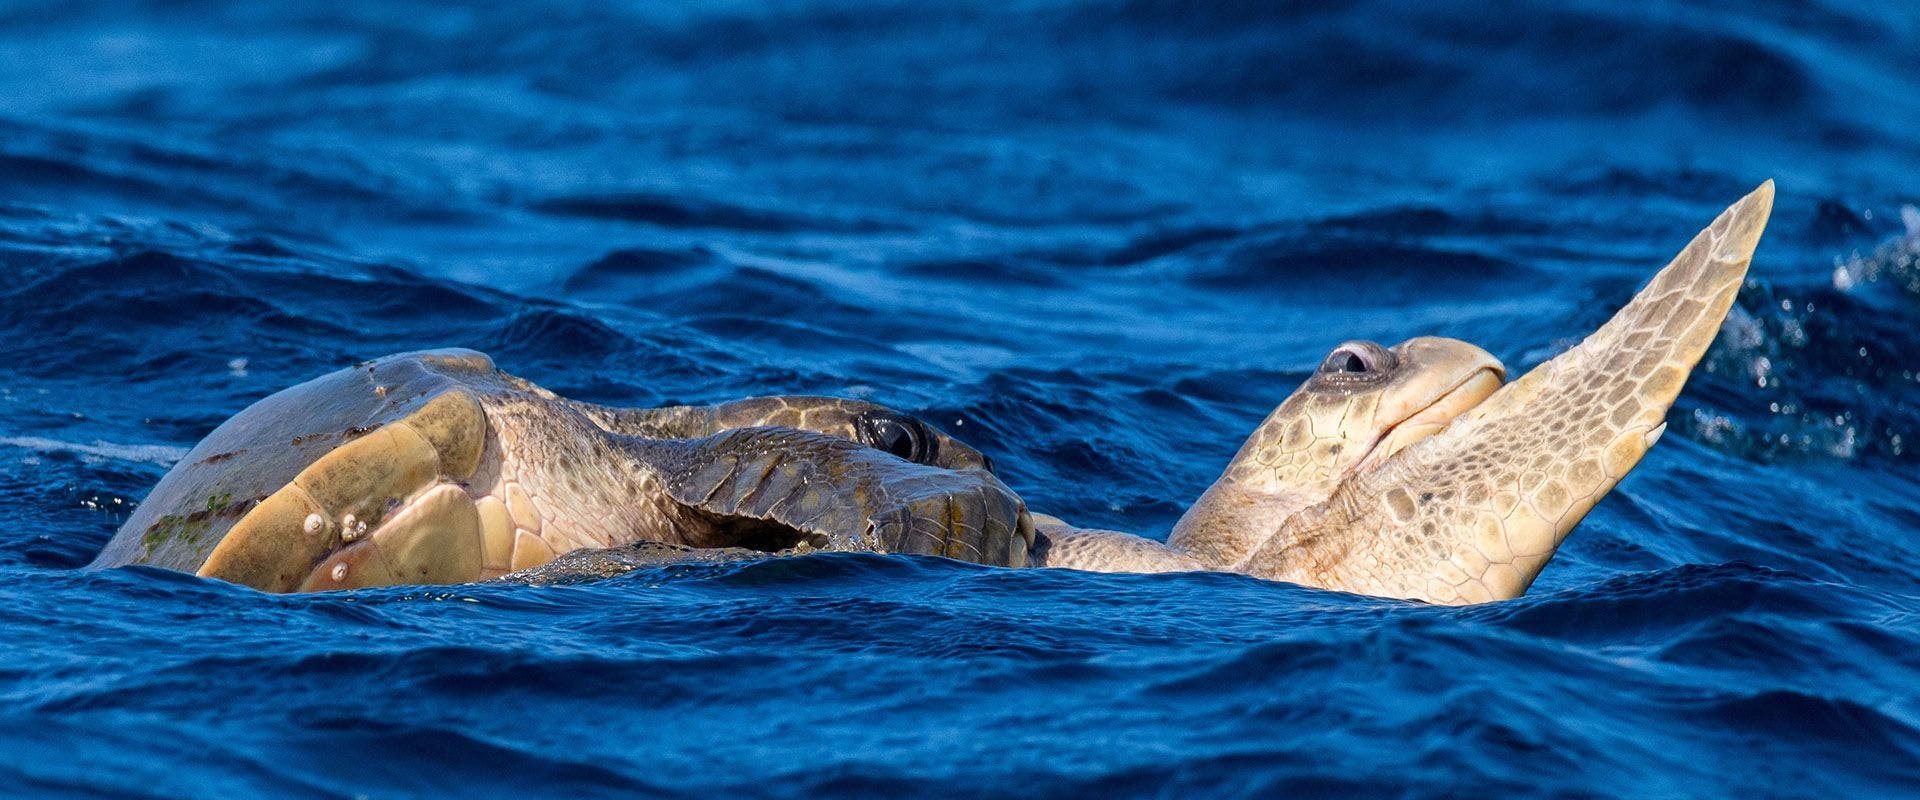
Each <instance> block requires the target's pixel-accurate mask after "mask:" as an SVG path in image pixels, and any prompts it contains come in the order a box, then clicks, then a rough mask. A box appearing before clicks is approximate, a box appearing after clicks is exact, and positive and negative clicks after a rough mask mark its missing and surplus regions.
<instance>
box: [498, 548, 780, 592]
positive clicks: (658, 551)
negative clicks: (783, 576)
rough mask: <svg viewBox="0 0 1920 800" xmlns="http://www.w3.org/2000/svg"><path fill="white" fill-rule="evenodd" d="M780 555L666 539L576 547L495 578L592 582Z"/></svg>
mask: <svg viewBox="0 0 1920 800" xmlns="http://www.w3.org/2000/svg"><path fill="white" fill-rule="evenodd" d="M776 555H778V554H776V553H765V552H761V551H759V550H748V549H746V548H743V547H687V546H685V545H677V544H666V543H664V542H634V543H632V544H626V545H621V546H619V547H595V548H589V549H585V550H575V551H573V552H570V553H566V554H564V555H561V556H560V557H558V558H555V559H554V560H552V561H549V562H547V563H545V564H541V565H540V566H537V567H529V568H527V569H523V570H518V571H515V572H509V573H507V574H505V575H502V576H500V577H498V578H495V579H494V580H496V581H499V582H501V583H524V584H528V585H532V586H553V585H564V584H574V583H588V582H591V581H599V580H606V579H608V578H613V577H618V576H620V575H625V574H627V573H629V572H632V571H634V570H637V569H648V568H652V567H666V566H674V565H681V564H729V563H733V562H737V561H755V560H758V559H763V558H770V557H773V556H776Z"/></svg>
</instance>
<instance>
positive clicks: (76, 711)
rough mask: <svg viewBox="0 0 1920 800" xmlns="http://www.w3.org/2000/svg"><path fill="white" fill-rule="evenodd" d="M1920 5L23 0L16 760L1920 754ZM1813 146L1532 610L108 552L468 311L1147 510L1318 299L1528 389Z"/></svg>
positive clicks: (1326, 780)
mask: <svg viewBox="0 0 1920 800" xmlns="http://www.w3.org/2000/svg"><path fill="white" fill-rule="evenodd" d="M1916 52H1920V12H1917V11H1916V10H1915V9H1914V7H1911V6H1908V5H1904V4H1845V3H1837V2H1820V3H1802V2H1784V1H1775V0H1758V1H1757V2H1741V3H1734V2H1724V1H1722V0H1702V1H1701V2H1687V3H1670V2H1666V3H1650V4H1631V6H1629V5H1617V4H1611V3H1544V2H1522V3H1518V4H1513V5H1508V6H1503V7H1501V8H1500V9H1497V10H1495V9H1485V10H1480V9H1469V8H1458V9H1449V8H1445V7H1442V6H1434V5H1431V4H1426V3H1417V2H1413V1H1412V0H1381V1H1379V2H1343V3H1333V4H1321V3H1268V2H1252V1H1251V0H1246V1H1239V0H1230V1H1229V2H1220V3H1204V4H1191V5H1190V4H1185V3H1172V2H1156V1H1155V0H1136V1H1135V2H1126V3H1100V2H1071V1H1070V0H1051V1H1047V2H1019V3H1006V2H978V3H966V2H955V3H905V2H892V3H888V2H880V3H820V4H813V3H786V2H783V3H776V4H759V3H742V2H725V1H724V0H716V1H714V2H698V3H631V4H628V5H625V6H616V5H614V4H598V5H595V6H594V7H593V9H592V10H582V9H580V8H577V7H576V6H575V4H570V3H555V4H550V5H549V4H544V3H517V4H513V5H511V6H507V5H505V4H498V5H494V6H477V7H456V6H441V5H432V4H421V3H414V2H396V1H394V0H383V1H382V2H336V3H327V4H307V3H295V2H288V1H287V0H267V1H266V2H257V3H211V2H175V3H88V4H48V3H12V2H7V3H0V509H5V511H6V524H5V525H4V526H3V527H0V641H4V644H0V792H4V793H8V794H17V795H24V796H63V795H67V796H96V795H100V794H113V795H127V796H154V797H178V796H197V797H198V796H205V797H216V796H226V797H254V796H287V797H300V796H313V797H352V796H370V797H404V796H504V795H510V794H551V795H566V796H630V795H659V796H682V795H686V796H701V797H712V796H766V797H793V796H820V795H834V796H839V795H848V796H930V795H931V796H949V795H950V796H1004V795H1020V796H1070V795H1083V796H1107V795H1117V794H1126V795H1132V794H1141V795H1161V796H1181V797H1185V796H1210V795H1217V794H1226V795H1256V796H1276V795H1305V796H1338V797H1374V796H1384V797H1398V796H1407V797H1424V796H1435V797H1439V796H1460V795H1470V794H1483V795H1484V794H1494V793H1498V794H1501V795H1507V796H1567V797H1587V796H1622V797H1700V796H1716V795H1739V796H1744V797H1770V796H1813V795H1823V796H1824V795H1839V796H1857V797H1868V796H1872V797H1892V796H1901V795H1908V796H1911V795H1915V794H1920V480H1916V475H1920V472H1917V471H1916V470H1917V468H1920V211H1916V210H1914V206H1916V205H1920V69H1916V68H1915V66H1916V62H1915V60H1914V56H1913V54H1914V53H1916ZM1767 178H1774V179H1776V180H1778V182H1779V192H1780V199H1779V201H1778V204H1777V206H1776V211H1775V215H1774V219H1773V223H1772V225H1771V227H1770V230H1769V232H1768V234H1767V237H1766V239H1765V240H1764V241H1763V242H1762V244H1761V246H1760V250H1759V253H1758V255H1757V257H1756V259H1755V263H1754V267H1753V270H1752V278H1751V281H1750V283H1749V284H1748V286H1747V287H1746V288H1745V290H1744V291H1743V292H1742V294H1741V297H1740V300H1739V303H1738V305H1737V307H1736V309H1735V311H1734V312H1733V313H1732V315H1731V316H1730V319H1729V322H1728V323H1727V325H1726V327H1725V329H1724V330H1723V332H1722V335H1721V337H1720V340H1719V342H1718V343H1717V344H1716V345H1715V347H1714V350H1713V351H1712V352H1711V353H1710V354H1709V356H1708V358H1707V360H1706V361H1705V362H1704V364H1703V366H1702V368H1701V369H1700V370H1698V371H1697V372H1696V373H1695V375H1694V376H1693V380H1692V382H1691V383H1690V384H1689V386H1688V388H1687V391H1686V393H1685V394H1684V395H1683V396H1682V397H1681V399H1680V401H1679V404H1678V405H1677V406H1676V407H1675V409H1674V412H1673V416H1672V421H1673V426H1672V429H1671V431H1670V432H1669V433H1668V434H1667V436H1666V438H1665V439H1664V440H1663V441H1662V442H1661V444H1660V446H1659V447H1657V448H1655V449H1654V450H1653V452H1652V453H1651V454H1650V455H1649V456H1648V457H1647V459H1646V460H1645V462H1643V464H1642V465H1641V466H1640V468H1639V469H1638V470H1637V471H1635V472H1634V473H1633V474H1632V475H1631V476H1630V477H1629V478H1628V479H1627V480H1626V481H1625V482H1624V483H1623V484H1621V486H1620V488H1619V489H1618V490H1617V491H1616V492H1614V493H1613V494H1612V495H1610V496H1609V497H1608V498H1607V499H1606V500H1605V501H1603V502H1602V503H1601V504H1600V505H1599V507H1598V508H1597V509H1596V510H1595V511H1594V513H1593V514H1592V516H1591V517H1589V519H1588V521H1587V522H1586V523H1585V524H1584V525H1582V526H1581V527H1580V528H1579V529H1578V530H1577V531H1576V532H1575V534H1574V535H1573V536H1572V537H1571V538H1570V539H1569V540H1568V542H1567V543H1566V545H1565V546H1564V547H1563V548H1562V549H1561V550H1560V552H1559V555H1558V556H1557V557H1556V558H1555V559H1554V560H1553V562H1552V563H1551V564H1550V565H1549V566H1548V567H1547V569H1546V572H1545V573H1544V574H1543V575H1542V577H1541V579H1540V581H1539V582H1538V583H1537V584H1536V585H1535V587H1534V589H1533V591H1532V592H1531V593H1530V594H1529V595H1528V596H1527V597H1525V598H1523V599H1520V600H1516V601H1512V602H1504V603H1496V604H1489V605H1483V606H1477V607H1468V608H1436V607H1427V606H1422V605H1419V604H1414V603H1406V602H1398V601H1388V600H1380V599H1373V598H1364V597H1354V596H1349V595H1342V594H1336V593H1329V592H1323V591H1317V590H1311V589H1304V588H1300V587H1295V586H1289V585H1285V584H1279V583H1269V582H1263V581H1259V580H1254V579H1250V578H1245V577H1242V576H1235V575H1216V574H1191V575H1157V576H1130V575H1089V574H1080V573H1073V572H1066V571H1052V570H1009V569H996V568H987V567H980V566H975V565H969V564H961V563H955V562H949V561H944V560H938V559H931V558H910V557H893V556H872V555H833V556H818V557H807V558H796V559H785V560H772V561H765V562H759V563H748V564H730V565H709V566H687V567H676V568H663V569H655V570H647V571H642V572H639V573H635V574H633V575H629V576H627V577H624V578H620V579H616V580H610V581H606V582H603V583H597V584H588V585H579V586H564V587H545V588H536V587H524V586H455V587H435V588H419V587H414V588H395V589H388V590H379V591H362V592H353V593H343V594H333V595H324V596H292V597H277V596H267V595H262V594H259V593H256V592H252V591H249V590H243V589H239V588H236V587H233V586H230V585H225V584H220V583H215V582H209V581H203V580H199V579H195V578H191V577H187V576H182V575H178V574H172V573H166V572H161V571H156V570H148V569H125V570H110V571H102V572H87V571H80V570H78V569H77V568H78V567H80V566H81V565H84V564H85V563H86V562H87V561H89V560H90V559H91V557H92V556H93V554H94V553H95V552H97V551H98V550H99V548H100V547H101V545H103V544H104V543H105V542H106V540H107V539H108V537H109V536H110V535H111V534H112V532H113V531H114V529H115V528H116V527H117V525H118V524H119V523H120V522H121V521H122V520H123V519H125V517H126V515H127V510H128V509H129V508H131V507H132V506H133V505H134V504H136V503H138V502H139V501H140V499H141V497H142V496H143V495H144V493H145V492H146V491H147V489H148V488H149V487H151V486H152V485H153V483H154V482H155V481H156V480H158V479H159V477H160V476H161V475H162V474H163V473H164V472H165V471H166V469H167V468H168V466H169V464H170V463H171V462H172V461H173V460H174V459H176V458H178V457H179V456H180V455H181V454H183V453H184V452H185V450H186V448H188V447H190V446H191V445H192V444H193V443H194V442H195V441H197V440H198V439H199V437H201V436H202V435H204V434H205V433H206V432H207V431H209V430H210V429H211V428H212V427H213V426H214V425H216V424H218V423H219V422H220V421H221V420H223V419H224V418H226V417H227V416H228V415H230V414H232V413H234V412H235V411H238V410H239V409H240V408H242V407H244V406H245V405H246V404H247V403H249V402H251V401H253V400H254V399H257V398H259V397H261V396H264V395H266V394H268V393H270V392H273V391H275V390H277V389H279V388H282V387H285V386H288V385H291V384H293V383H296V382H299V381H302V380H305V379H307V378H309V377H313V376H315V375H318V374H320V373H323V372H326V371H329V370H332V369H335V368H338V367H340V366H342V365H345V364H349V363H352V362H354V361H357V360H360V359H364V358H368V357H372V356H377V355H381V354H385V353H389V352H395V351H400V350H407V349H416V348H424V347H438V346H464V347H473V348H478V349H481V350H485V351H487V352H489V353H491V354H492V355H493V356H494V357H495V359H496V360H497V361H498V362H499V364H500V365H501V366H502V367H504V368H506V369H508V370H509V371H512V372H515V373H517V374H520V375H523V376H526V377H529V378H531V379H533V380H535V381H538V382H540V383H542V384H544V385H546V386H548V387H550V388H552V389H554V390H556V391H559V392H561V393H563V394H566V395H569V396H573V397H578V398H582V399H587V400H593V401H598V402H603V403H624V404H632V405H655V404H661V403H666V402H703V401H716V400H722V399H727V398H733V397H739V396H744V395H750V394H765V393H790V392H807V393H829V394H841V395H849V396H855V397H862V398H867V399H872V400H876V401H879V402H883V403H887V404H890V405H893V406H895V407H898V408H902V409H905V410H908V411H911V412H914V413H917V414H920V415H922V416H924V417H926V418H927V419H929V420H931V421H933V422H934V423H935V424H937V425H940V426H941V427H943V428H944V429H946V430H947V431H949V432H951V433H953V434H955V435H957V436H959V437H960V438H962V439H964V440H966V441H968V442H970V443H972V444H974V445H976V446H978V447H979V448H980V449H982V450H984V451H986V452H987V453H989V454H990V455H991V456H992V458H993V459H994V460H995V462H997V464H998V465H999V470H1000V472H1001V475H1002V476H1003V478H1004V479H1005V480H1006V481H1007V482H1008V484H1009V485H1011V486H1012V487H1013V488H1014V489H1015V490H1016V491H1018V492H1020V493H1021V495H1022V496H1023V497H1025V498H1026V499H1027V501H1028V502H1029V504H1030V505H1031V506H1032V507H1033V508H1035V509H1037V510H1041V511H1046V512H1049V513H1053V514H1057V515H1060V516H1063V517H1065V518H1067V519H1069V520H1072V521H1074V522H1076V523H1079V524H1083V525H1097V526H1106V527H1116V528H1121V529H1125V530H1134V531H1139V532H1143V533H1148V534H1152V535H1155V536H1164V534H1165V531H1166V530H1167V529H1168V527H1169V526H1170V525H1171V524H1172V522H1173V521H1174V520H1175V519H1176V518H1177V517H1178V516H1179V514H1180V512H1181V510H1182V509H1183V508H1184V507H1185V505H1186V503H1187V502H1188V501H1190V500H1191V499H1193V498H1195V497H1197V496H1198V494H1199V493H1200V491H1201V490H1202V489H1203V488H1204V487H1205V486H1206V485H1207V484H1208V483H1209V482H1211V481H1212V479H1213V478H1214V477H1215V475H1216V474H1217V473H1218V471H1219V469H1220V468H1221V467H1222V466H1223V465H1224V464H1225V462H1226V460H1227V458H1228V457H1229V456H1230V455H1231V454H1232V453H1233V452H1234V450H1235V449H1236V448H1237V446H1238V444H1239V442H1240V441H1241V440H1242V439H1243V438H1244V437H1245V436H1246V435H1247V433H1248V432H1249V431H1251V430H1252V428H1253V426H1254V424H1255V423H1256V422H1257V421H1258V420H1259V419H1260V418H1261V417H1263V416H1264V415H1265V414H1266V413H1267V411H1268V410H1270V409H1271V407H1272V406H1273V405H1275V404H1277V403H1278V402H1279V401H1280V400H1281V399H1282V398H1284V397H1285V396H1286V395H1287V394H1289V393H1290V392H1291V391H1293V389H1294V387H1295V386H1296V385H1297V384H1298V383H1299V382H1300V381H1301V380H1302V379H1303V378H1304V377H1305V376H1306V374H1307V373H1308V371H1309V370H1310V369H1311V368H1312V367H1313V365H1315V364H1316V363H1317V361H1318V360H1319V358H1320V357H1321V356H1322V355H1323V354H1324V353H1325V352H1326V351H1327V350H1328V349H1330V348H1331V347H1332V346H1334V345H1335V344H1337V343H1338V342H1340V341H1342V340H1346V339H1353V338H1368V339H1375V340H1379V341H1384V342H1394V341H1398V340H1400V339H1403V338H1406V337H1409V336H1414V335H1419V334H1440V335H1446V336H1454V337H1459V338H1464V339H1467V340H1470V341H1473V342H1476V343H1479V344H1481V345H1482V346H1485V347H1486V348H1488V349H1489V350H1491V351H1492V352H1493V353H1494V354H1495V355H1498V356H1500V357H1501V358H1502V359H1504V360H1506V361H1507V363H1508V364H1509V365H1510V366H1512V367H1515V368H1524V367H1529V366H1531V365H1533V364H1535V363H1538V362H1539V361H1542V360H1544V359H1545V358H1547V357H1550V356H1551V355H1552V354H1553V353H1555V352H1557V351H1558V350H1559V349H1561V348H1564V347H1565V346H1567V345H1568V344H1570V343H1571V342H1573V341H1576V340H1577V339H1578V338H1579V337H1580V336H1582V335H1584V334H1585V333H1586V332H1587V331H1589V330H1591V329H1592V328H1594V327H1595V326H1597V325H1598V324H1599V323H1600V322H1601V321H1603V320H1604V319H1605V318H1606V317H1607V315H1608V314H1609V313H1610V312H1611V310H1612V309H1613V308H1615V307H1617V306H1618V305H1619V304H1620V303H1622V302H1624V301H1625V299H1626V298H1627V297H1628V296H1629V295H1630V294H1631V293H1632V291H1633V290H1634V289H1635V288H1637V287H1638V285H1639V284H1640V282H1641V281H1643V280H1645V279H1646V278H1647V277H1648V276H1650V275H1651V274H1652V272H1653V270H1654V269H1656V268H1657V267H1659V266H1660V265H1661V264H1664V263H1665V261H1666V260H1667V258H1669V257H1670V256H1671V255H1672V254H1673V253H1674V252H1676V251H1677V250H1678V249H1679V247H1680V246H1681V245H1682V244H1684V243H1685V242H1686V240H1687V239H1688V238H1689V237H1690V236H1691V235H1692V234H1693V233H1694V232H1695V231H1696V230H1698V229H1699V228H1700V227H1702V226H1703V225H1705V224H1706V223H1707V222H1708V221H1709V220H1711V219H1712V217H1713V215H1714V214H1715V213H1717V212H1718V211H1719V210H1720V209H1721V208H1722V207H1724V206H1725V205H1726V204H1728V203H1731V202H1732V201H1733V200H1735V199H1737V198H1738V197H1739V196H1740V195H1742V194H1743V193H1745V192H1746V191H1747V190H1749V189H1751V188H1752V187H1753V186H1754V185H1756V184H1758V183H1759V182H1760V181H1761V180H1763V179H1767Z"/></svg>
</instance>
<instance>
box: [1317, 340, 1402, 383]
mask: <svg viewBox="0 0 1920 800" xmlns="http://www.w3.org/2000/svg"><path fill="white" fill-rule="evenodd" d="M1396 362H1397V359H1395V358H1394V355H1393V351H1391V350H1388V349H1386V348H1384V347H1381V346H1380V345H1377V344H1374V343H1373V342H1348V343H1346V344H1343V345H1340V346H1339V347H1336V348H1334V349H1333V352H1332V353H1329V354H1327V359H1326V360H1325V361H1322V362H1320V374H1322V375H1328V376H1332V377H1335V378H1341V379H1350V378H1374V377H1379V376H1380V375H1381V374H1384V373H1386V372H1387V371H1389V370H1392V369H1393V368H1394V366H1395V365H1396Z"/></svg>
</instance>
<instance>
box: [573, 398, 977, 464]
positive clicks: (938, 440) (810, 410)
mask: <svg viewBox="0 0 1920 800" xmlns="http://www.w3.org/2000/svg"><path fill="white" fill-rule="evenodd" d="M572 405H573V407H574V408H575V409H576V410H578V411H579V412H580V413H581V414H582V415H584V416H586V417H587V418H588V419H590V420H592V421H593V423H594V424H595V425H598V426H600V427H601V428H604V429H606V430H608V431H610V432H613V433H616V434H620V435H623V436H636V437H641V438H647V439H697V438H701V437H704V436H711V435H713V434H716V433H720V432H723V431H728V430H734V429H737V428H766V427H778V428H793V429H796V430H803V431H814V432H816V433H824V434H828V435H831V436H836V437H839V438H841V439H846V440H849V441H853V442H857V443H859V444H863V445H866V446H868V447H872V448H876V449H880V450H885V451H888V452H891V453H893V454H894V455H897V456H900V457H901V458H905V459H907V460H909V461H912V462H914V463H917V464H925V465H927V466H932V467H940V468H943V469H954V470H966V469H985V470H987V471H989V472H991V471H992V467H991V466H990V465H989V464H990V462H989V461H988V460H987V458H986V456H984V455H981V453H980V451H978V450H975V449H973V448H972V447H970V446H968V445H967V444H966V443H964V442H961V441H960V440H958V439H955V438H953V437H951V436H948V435H947V434H945V433H943V432H941V431H940V430H939V429H937V428H935V427H933V426H932V425H929V424H927V423H926V422H925V421H923V420H920V419H918V418H915V417H913V416H911V415H908V414H904V413H901V412H899V411H895V410H893V409H891V408H887V407H886V406H882V405H876V404H874V403H869V402H866V401H864V400H852V399H848V398H844V397H820V396H814V395H773V396H767V397H748V398H743V399H740V400H729V401H727V402H724V403H716V404H714V405H708V406H664V407H661V408H615V407H612V406H601V405H594V404H592V403H582V402H577V401H573V402H572Z"/></svg>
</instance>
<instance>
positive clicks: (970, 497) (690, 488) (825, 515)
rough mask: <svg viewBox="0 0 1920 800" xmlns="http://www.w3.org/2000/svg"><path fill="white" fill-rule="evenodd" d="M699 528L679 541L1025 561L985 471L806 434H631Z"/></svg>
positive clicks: (1001, 490)
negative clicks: (681, 437)
mask: <svg viewBox="0 0 1920 800" xmlns="http://www.w3.org/2000/svg"><path fill="white" fill-rule="evenodd" d="M626 442H627V446H628V447H629V448H630V449H631V450H632V451H634V453H635V455H636V456H638V457H640V458H641V459H643V460H645V461H647V462H649V463H651V464H653V465H654V466H655V467H656V469H658V470H659V473H660V478H661V481H662V483H663V484H664V486H665V487H666V489H667V493H668V494H669V496H671V497H672V498H673V499H674V500H676V501H678V502H679V503H681V504H682V505H683V506H684V507H685V509H686V510H687V512H688V514H689V515H690V517H692V518H693V520H695V521H697V522H700V523H703V525H704V530H698V529H699V528H701V526H699V525H694V526H689V527H690V528H692V529H696V530H695V532H694V533H693V534H691V535H689V536H688V537H687V538H688V541H687V542H686V543H687V544H690V545H693V546H695V547H747V548H751V549H755V550H762V551H776V550H784V549H787V548H790V547H793V546H796V545H802V544H804V545H807V546H811V547H814V548H817V549H827V550H861V551H878V552H895V553H921V554H927V555H941V556H947V557H950V558H958V559H963V560H967V561H975V562H979V563H983V564H997V565H1004V566H1024V565H1025V564H1026V560H1027V554H1028V552H1029V550H1030V549H1031V547H1032V545H1033V523H1032V520H1031V519H1030V518H1029V517H1028V515H1027V511H1026V506H1025V504H1023V503H1022V502H1021V501H1020V499H1019V497H1017V496H1015V495H1014V494H1013V492H1012V491H1011V490H1009V489H1008V488H1007V487H1006V485H1005V484H1003V483H1001V482H1000V481H999V479H997V478H995V477H993V475H992V474H991V473H989V472H987V471H986V470H983V469H963V470H946V469H940V468H936V467H928V466H924V465H920V464H915V463H912V462H910V461H906V460H904V459H901V458H898V457H895V456H892V455H889V454H887V453H883V452H880V451H878V450H875V449H872V448H869V447H864V446H861V445H859V444H856V443H854V442H852V441H849V440H846V439H842V438H838V437H835V436H829V435H826V434H822V433H815V432H812V431H802V430H795V429H792V428H780V427H755V428H737V429H734V430H728V431H723V432H721V433H717V434H714V435H712V436H707V437H702V438H699V439H688V440H655V439H639V438H633V439H627V440H626Z"/></svg>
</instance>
